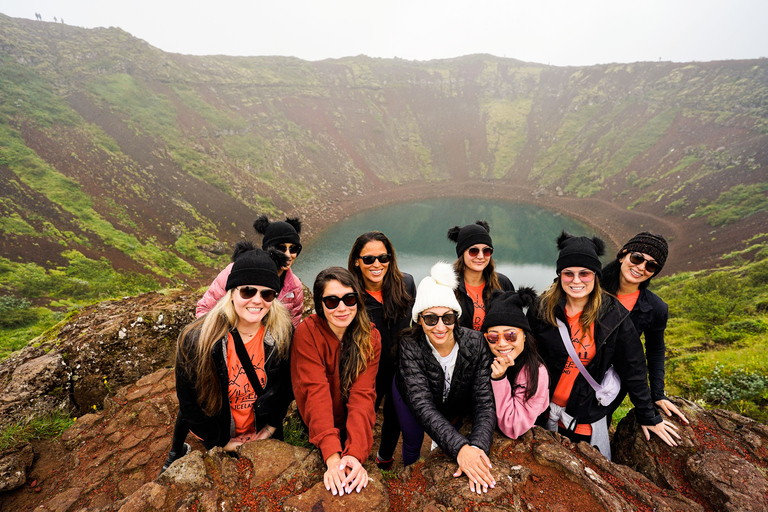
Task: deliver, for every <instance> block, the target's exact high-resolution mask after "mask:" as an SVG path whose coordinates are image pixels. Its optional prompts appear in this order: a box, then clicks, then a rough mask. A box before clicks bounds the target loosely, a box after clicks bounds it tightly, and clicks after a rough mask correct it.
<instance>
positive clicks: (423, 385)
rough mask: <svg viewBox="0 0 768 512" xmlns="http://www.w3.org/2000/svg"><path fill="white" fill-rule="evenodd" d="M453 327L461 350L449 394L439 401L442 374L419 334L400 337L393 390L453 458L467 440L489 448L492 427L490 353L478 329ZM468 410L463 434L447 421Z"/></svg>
mask: <svg viewBox="0 0 768 512" xmlns="http://www.w3.org/2000/svg"><path fill="white" fill-rule="evenodd" d="M453 332H454V337H455V338H456V342H457V343H458V345H459V353H458V355H457V357H456V366H455V368H454V371H453V378H452V379H451V390H450V392H449V393H448V398H447V399H446V400H445V401H443V383H444V382H445V374H444V373H443V369H442V368H441V367H440V364H439V363H438V362H437V359H435V356H434V354H433V353H432V350H431V349H430V346H429V341H428V340H427V337H426V336H425V335H423V334H422V335H421V336H418V337H416V338H413V337H404V338H402V339H401V340H400V367H399V369H398V372H397V374H396V376H395V383H396V385H397V390H398V391H399V392H400V395H401V396H402V397H403V401H404V402H405V404H406V405H407V406H408V408H409V409H410V411H411V413H412V414H413V415H414V416H415V417H416V419H417V420H418V421H419V423H420V424H421V426H422V427H424V430H425V431H426V433H427V434H429V437H431V438H432V439H433V440H434V441H435V442H436V443H437V444H438V445H439V446H440V448H441V449H442V450H443V452H445V453H446V454H447V455H448V456H450V457H453V458H456V456H457V455H458V454H459V450H460V449H461V448H462V447H463V446H464V445H465V444H470V445H473V446H477V447H478V448H480V449H482V450H483V451H484V452H485V453H489V451H490V449H491V441H492V439H493V430H494V428H495V427H496V408H495V404H494V399H493V390H492V389H491V362H492V360H493V356H492V355H491V352H490V351H489V350H488V347H487V345H486V344H485V341H484V340H483V336H482V335H481V334H480V333H479V332H477V331H473V330H471V329H463V328H461V327H459V326H456V327H455V328H454V331H453ZM470 414H471V415H472V421H473V424H472V433H471V434H470V435H469V438H466V437H464V436H463V435H461V434H460V433H459V431H458V430H456V427H454V426H453V425H452V424H451V422H452V421H454V420H455V419H457V418H461V417H464V416H467V415H470Z"/></svg>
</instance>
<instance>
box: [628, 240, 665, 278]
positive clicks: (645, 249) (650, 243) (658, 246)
mask: <svg viewBox="0 0 768 512" xmlns="http://www.w3.org/2000/svg"><path fill="white" fill-rule="evenodd" d="M630 252H642V253H645V254H647V255H648V256H650V257H651V258H653V259H654V260H656V263H658V264H659V269H658V270H657V271H656V274H658V273H659V272H661V268H662V267H663V266H664V263H666V261H667V255H668V254H669V248H668V247H667V241H666V240H665V239H664V237H663V236H661V235H655V234H653V233H649V232H648V231H643V232H642V233H638V234H636V235H635V236H633V237H632V238H630V239H629V242H627V243H626V244H624V247H622V248H621V250H620V251H619V252H618V254H616V258H617V259H618V258H621V257H622V256H623V255H624V254H627V253H630ZM656 274H654V275H656Z"/></svg>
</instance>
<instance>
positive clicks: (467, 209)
mask: <svg viewBox="0 0 768 512" xmlns="http://www.w3.org/2000/svg"><path fill="white" fill-rule="evenodd" d="M478 219H482V220H485V221H487V222H488V224H489V225H490V227H491V238H493V247H494V253H493V258H494V260H495V262H496V270H497V272H501V273H502V274H505V275H506V276H507V277H509V278H510V279H511V280H512V283H513V284H514V285H515V287H518V286H533V287H534V288H535V289H536V291H537V292H540V291H542V290H544V289H545V288H546V287H547V286H549V284H551V283H552V280H553V279H554V278H555V262H556V260H557V253H558V251H557V248H556V245H555V239H556V238H557V236H558V235H559V234H560V232H561V231H562V230H563V229H565V230H566V231H568V232H570V233H572V234H575V235H590V236H591V235H592V234H594V233H593V231H592V230H591V229H589V228H588V227H587V226H584V225H583V224H581V223H579V222H577V221H575V220H573V219H571V218H568V217H565V216H563V215H561V214H559V213H554V212H551V211H548V210H544V209H542V208H538V207H536V206H531V205H525V204H514V203H503V202H498V201H483V200H480V199H456V198H451V199H430V200H425V201H419V202H415V203H400V204H395V205H391V206H387V207H382V208H376V209H372V210H366V211H364V212H362V213H359V214H357V215H353V216H350V217H348V218H347V219H344V220H342V221H340V222H338V223H336V224H334V225H333V226H331V227H329V228H328V229H326V230H324V231H322V232H321V233H319V234H318V235H317V236H315V237H313V239H312V240H309V241H306V242H305V241H302V244H303V246H304V249H303V251H302V253H301V254H300V255H299V257H298V258H297V259H296V262H295V263H294V265H293V269H294V272H295V273H296V274H297V275H298V276H299V278H300V279H301V280H302V282H303V283H304V284H306V285H307V286H308V287H309V288H310V289H311V288H312V283H313V282H314V279H315V276H316V275H317V273H318V272H320V271H321V270H322V269H324V268H326V267H330V266H333V265H339V266H342V267H345V268H346V266H347V257H348V256H349V250H350V249H351V248H352V243H353V242H354V241H355V238H357V237H358V236H359V235H360V234H362V233H364V232H366V231H373V230H377V231H381V232H382V233H384V234H385V235H387V237H389V239H390V240H392V243H393V244H394V246H395V250H396V251H397V262H398V266H399V267H400V270H402V271H403V272H408V273H410V274H411V275H413V277H414V279H415V280H416V284H417V285H418V283H419V281H420V280H421V279H422V278H423V277H425V276H426V275H428V274H429V269H430V267H431V266H432V265H433V264H434V263H435V262H437V261H440V260H442V261H448V262H451V263H452V262H453V261H455V260H456V245H455V244H454V243H452V242H451V241H449V240H448V238H447V237H446V233H447V232H448V229H449V228H451V227H453V226H464V225H466V224H470V223H472V222H474V221H475V220H478ZM607 252H608V254H610V253H611V251H610V249H609V250H608V251H607Z"/></svg>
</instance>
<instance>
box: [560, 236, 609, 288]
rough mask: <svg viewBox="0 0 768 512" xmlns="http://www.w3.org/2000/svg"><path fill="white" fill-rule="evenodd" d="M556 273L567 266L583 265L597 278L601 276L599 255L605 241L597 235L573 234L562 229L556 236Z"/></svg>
mask: <svg viewBox="0 0 768 512" xmlns="http://www.w3.org/2000/svg"><path fill="white" fill-rule="evenodd" d="M557 248H558V249H560V255H559V256H558V257H557V273H558V274H560V272H561V271H562V270H563V269H564V268H568V267H583V268H586V269H589V270H591V271H592V272H594V273H595V275H596V276H597V278H598V279H600V278H602V277H603V274H602V272H601V269H602V265H601V264H600V256H602V255H603V254H605V242H603V240H602V239H601V238H599V237H597V236H593V237H592V238H587V237H586V236H573V235H571V234H570V233H567V232H565V231H563V232H562V233H561V234H560V236H559V237H557Z"/></svg>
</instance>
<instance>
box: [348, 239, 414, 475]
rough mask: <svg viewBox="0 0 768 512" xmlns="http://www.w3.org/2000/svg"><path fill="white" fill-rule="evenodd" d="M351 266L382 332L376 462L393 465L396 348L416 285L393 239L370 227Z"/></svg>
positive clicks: (352, 255) (353, 254)
mask: <svg viewBox="0 0 768 512" xmlns="http://www.w3.org/2000/svg"><path fill="white" fill-rule="evenodd" d="M347 268H348V269H349V271H350V272H352V274H353V275H354V276H355V278H357V282H358V284H359V285H360V287H361V288H362V289H363V290H364V293H363V295H364V297H365V299H364V303H365V308H366V310H367V311H368V315H369V316H370V317H371V321H372V322H373V324H374V325H375V326H376V328H377V329H378V330H379V333H380V334H381V359H380V361H379V371H378V373H377V374H376V409H377V410H378V408H379V405H380V404H381V402H382V399H384V411H383V415H384V418H383V420H382V423H381V442H380V444H379V450H378V452H377V454H376V465H377V466H378V467H379V468H380V469H391V467H392V462H393V460H394V457H393V455H394V453H395V448H396V447H397V440H398V439H400V423H399V421H398V420H397V413H396V412H395V406H394V403H393V402H392V379H393V378H394V377H395V368H396V367H397V360H396V359H395V355H394V353H393V349H394V346H395V345H396V341H397V340H396V337H397V335H398V333H400V331H402V330H403V329H405V328H406V327H408V324H409V323H410V321H411V307H412V306H413V299H414V297H415V296H416V286H415V284H414V282H413V277H412V276H411V275H410V274H406V273H403V272H400V269H399V268H398V267H397V256H396V254H395V248H394V246H393V245H392V242H390V240H389V238H387V237H386V235H384V233H381V232H379V231H369V232H367V233H363V234H362V235H360V236H359V237H357V239H356V240H355V243H354V244H352V250H351V251H350V252H349V259H348V261H347ZM385 397H386V398H385Z"/></svg>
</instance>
